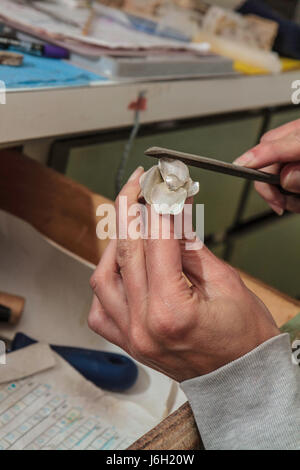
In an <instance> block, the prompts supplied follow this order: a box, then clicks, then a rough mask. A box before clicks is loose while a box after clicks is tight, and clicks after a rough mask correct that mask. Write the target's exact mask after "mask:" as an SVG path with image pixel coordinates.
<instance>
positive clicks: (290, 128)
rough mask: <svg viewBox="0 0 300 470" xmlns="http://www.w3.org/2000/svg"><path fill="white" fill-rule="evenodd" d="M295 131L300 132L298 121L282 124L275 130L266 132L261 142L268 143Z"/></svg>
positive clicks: (299, 120)
mask: <svg viewBox="0 0 300 470" xmlns="http://www.w3.org/2000/svg"><path fill="white" fill-rule="evenodd" d="M297 130H300V119H296V120H295V121H291V122H288V123H287V124H283V125H282V126H280V127H277V128H276V129H272V130H270V131H269V132H266V134H264V135H263V136H262V138H261V142H270V141H271V140H277V139H282V138H283V137H286V136H287V135H289V134H290V133H291V132H295V131H297Z"/></svg>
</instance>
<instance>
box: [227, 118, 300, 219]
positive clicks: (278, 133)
mask: <svg viewBox="0 0 300 470" xmlns="http://www.w3.org/2000/svg"><path fill="white" fill-rule="evenodd" d="M234 163H235V164H237V165H242V166H246V167H248V168H255V169H262V170H264V171H266V172H268V173H274V174H280V182H281V186H282V187H283V188H284V189H286V190H288V191H291V192H294V193H299V194H300V119H298V120H296V121H292V122H290V123H288V124H285V125H283V126H281V127H278V128H277V129H274V130H271V131H269V132H267V133H266V134H265V135H264V136H263V137H262V138H261V141H260V143H259V144H258V145H256V146H255V147H253V148H252V149H251V150H249V151H248V152H246V153H245V154H243V155H242V156H241V157H239V158H238V159H237V160H236V161H235V162H234ZM255 188H256V190H257V192H258V193H259V194H260V195H261V196H262V198H263V199H264V200H265V201H266V202H267V203H268V204H269V205H270V206H271V208H272V209H273V210H274V211H275V212H276V213H277V214H278V215H282V214H283V212H284V211H285V210H287V211H290V212H297V213H300V198H299V199H297V198H295V197H293V196H286V195H284V194H282V193H281V192H280V191H279V189H278V188H276V187H275V186H274V185H269V184H266V183H259V182H256V183H255Z"/></svg>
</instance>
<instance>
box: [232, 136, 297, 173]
mask: <svg viewBox="0 0 300 470" xmlns="http://www.w3.org/2000/svg"><path fill="white" fill-rule="evenodd" d="M298 161H300V133H299V132H298V131H297V132H293V133H291V134H288V135H287V136H285V137H283V138H281V139H278V140H272V141H270V142H269V141H266V142H261V143H260V144H258V145H256V147H253V148H252V149H251V150H250V151H249V152H246V153H244V155H242V156H241V157H239V158H238V159H237V160H235V162H234V164H235V165H240V166H245V167H247V168H255V169H259V168H264V167H266V166H269V165H273V164H274V163H291V162H298Z"/></svg>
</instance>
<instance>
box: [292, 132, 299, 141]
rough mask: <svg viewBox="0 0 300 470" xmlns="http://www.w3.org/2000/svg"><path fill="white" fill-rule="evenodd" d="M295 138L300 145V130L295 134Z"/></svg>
mask: <svg viewBox="0 0 300 470" xmlns="http://www.w3.org/2000/svg"><path fill="white" fill-rule="evenodd" d="M292 136H293V138H294V139H295V140H296V142H299V143H300V129H296V130H295V131H294V132H293V134H292Z"/></svg>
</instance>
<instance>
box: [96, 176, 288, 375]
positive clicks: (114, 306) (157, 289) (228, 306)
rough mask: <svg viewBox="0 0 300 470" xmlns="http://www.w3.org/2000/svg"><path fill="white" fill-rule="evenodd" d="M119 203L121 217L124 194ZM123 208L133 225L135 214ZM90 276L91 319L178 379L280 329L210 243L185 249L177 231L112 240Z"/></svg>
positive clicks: (128, 188) (131, 188)
mask: <svg viewBox="0 0 300 470" xmlns="http://www.w3.org/2000/svg"><path fill="white" fill-rule="evenodd" d="M142 172H143V169H141V168H139V169H137V171H136V172H135V173H134V174H133V176H132V177H131V178H130V180H129V181H128V182H127V184H126V185H125V186H124V188H123V189H122V191H121V193H120V195H122V196H127V198H128V206H130V205H131V204H134V203H136V202H137V199H138V195H139V193H140V186H139V178H140V176H141V174H142ZM189 202H191V201H189ZM116 210H117V221H118V223H119V215H120V214H118V212H119V211H120V205H119V198H117V200H116ZM148 211H150V208H149V207H148ZM121 215H122V217H121V220H124V217H127V219H128V220H127V222H128V225H129V223H130V221H131V217H128V216H127V214H121ZM159 217H160V220H162V218H163V217H164V216H161V215H160V216H159ZM171 220H172V217H171ZM171 229H172V230H174V227H173V225H172V226H171ZM194 243H195V244H197V247H199V246H202V245H201V243H199V241H197V239H195V241H194ZM185 276H186V277H187V278H188V279H189V281H190V283H191V285H190V284H189V285H188V284H187V282H186V278H185ZM90 283H91V287H92V289H93V291H94V300H93V304H92V307H91V311H90V314H89V319H88V322H89V326H90V327H91V328H92V329H93V330H94V331H95V332H97V333H98V334H99V335H101V336H103V337H104V338H106V339H107V340H108V341H110V342H112V343H114V344H116V345H117V346H119V347H121V348H122V349H124V350H125V351H126V352H128V353H129V354H130V355H131V356H133V357H134V358H135V359H137V360H138V361H140V362H142V363H143V364H146V365H147V366H149V367H152V368H154V369H156V370H157V371H159V372H162V373H164V374H166V375H168V376H169V377H171V378H173V379H175V380H177V381H179V382H181V381H183V380H186V379H190V378H193V377H197V376H199V375H203V374H207V373H210V372H212V371H214V370H216V369H218V368H220V367H222V366H223V365H225V364H227V363H229V362H231V361H234V360H235V359H237V358H239V357H241V356H243V355H244V354H246V353H247V352H249V351H251V350H252V349H254V348H256V347H257V346H258V345H260V344H261V343H263V342H264V341H266V340H268V339H270V338H272V337H273V336H276V335H278V334H280V332H279V330H278V328H277V327H276V325H275V322H274V320H273V318H272V316H271V314H270V312H269V311H268V309H267V308H266V307H265V305H264V304H263V303H262V302H261V301H260V300H259V299H258V298H257V297H256V296H255V295H254V294H253V293H252V292H251V291H250V290H249V289H248V288H247V287H246V286H245V285H244V283H243V282H242V280H241V278H240V277H239V275H238V273H237V272H236V271H235V270H234V269H233V268H232V267H230V266H229V265H227V264H226V263H224V262H223V261H221V260H219V259H218V258H216V257H215V256H214V255H213V254H212V253H211V252H210V251H209V250H208V249H207V248H206V247H205V246H203V247H202V248H201V249H197V250H186V244H185V240H178V239H176V238H174V237H171V239H163V238H162V236H161V234H160V236H159V238H158V239H142V238H139V239H134V240H133V239H130V238H127V239H117V240H111V241H110V243H109V245H108V247H107V249H106V251H105V253H104V255H103V256H102V259H101V261H100V263H99V265H98V267H97V269H96V271H95V273H94V274H93V276H92V278H91V281H90Z"/></svg>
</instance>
